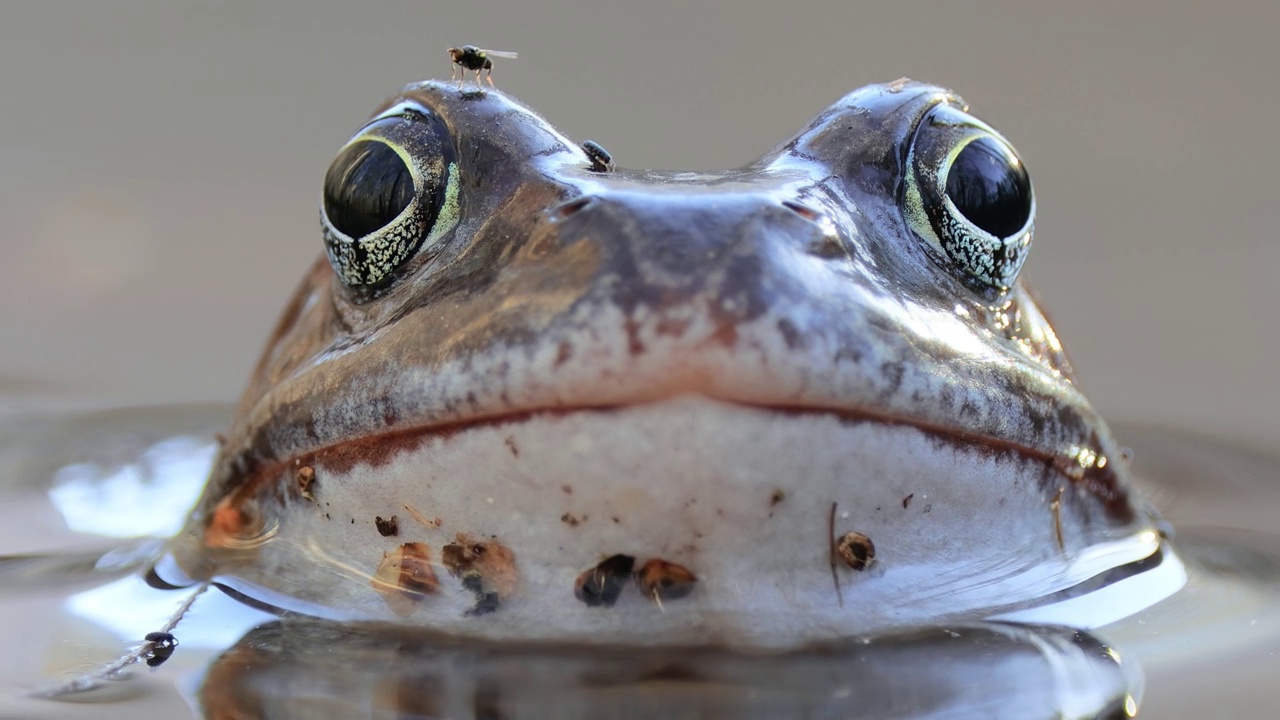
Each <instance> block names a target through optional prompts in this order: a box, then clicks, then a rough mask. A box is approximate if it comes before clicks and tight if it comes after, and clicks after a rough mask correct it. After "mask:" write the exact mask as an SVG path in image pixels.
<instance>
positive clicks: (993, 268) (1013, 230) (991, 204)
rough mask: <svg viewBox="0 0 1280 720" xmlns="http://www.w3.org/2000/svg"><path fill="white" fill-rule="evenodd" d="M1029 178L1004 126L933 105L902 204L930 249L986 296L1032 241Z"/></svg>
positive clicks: (1002, 287)
mask: <svg viewBox="0 0 1280 720" xmlns="http://www.w3.org/2000/svg"><path fill="white" fill-rule="evenodd" d="M1035 209H1036V205H1035V196H1034V195H1033V193H1032V191H1031V178H1030V176H1028V175H1027V170H1026V167H1025V166H1024V165H1023V164H1022V160H1021V159H1019V157H1018V154H1017V153H1016V152H1015V151H1014V149H1013V146H1011V145H1010V144H1009V143H1008V142H1007V141H1006V140H1005V139H1004V138H1002V137H1000V135H999V133H997V132H996V131H995V130H992V129H991V128H990V127H988V126H987V125H985V124H984V123H983V122H982V121H980V120H978V119H976V118H974V117H972V116H970V115H968V114H967V113H965V112H963V111H962V110H960V109H959V108H957V107H954V106H952V105H947V104H942V105H938V106H936V107H934V108H933V109H932V110H930V111H929V112H928V114H926V115H925V116H924V118H923V119H922V120H921V121H920V125H919V126H918V127H917V128H916V133H915V137H914V138H912V141H911V147H910V150H909V151H908V153H907V177H906V182H905V184H904V195H903V211H904V214H905V215H906V219H907V222H908V223H909V224H910V225H911V228H912V230H914V231H915V233H916V234H917V235H918V236H919V237H920V238H921V239H923V240H924V241H925V243H926V245H928V247H929V249H930V250H931V251H932V252H931V255H933V257H934V258H935V259H936V260H938V261H939V263H940V264H941V265H942V266H943V267H945V268H947V269H948V270H950V271H951V272H953V273H955V274H956V275H957V277H959V279H960V280H961V281H962V282H963V283H964V284H965V285H966V286H968V287H969V288H970V289H972V290H974V291H976V292H978V293H979V294H981V295H983V296H986V297H994V296H996V295H999V294H1000V293H1003V292H1004V291H1006V290H1008V289H1009V287H1010V286H1011V285H1012V284H1013V282H1014V280H1016V279H1017V277H1018V271H1019V270H1020V269H1021V268H1022V263H1023V261H1025V260H1026V258H1027V250H1028V248H1029V247H1030V246H1031V236H1032V227H1033V225H1034V223H1035Z"/></svg>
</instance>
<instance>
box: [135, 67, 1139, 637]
mask: <svg viewBox="0 0 1280 720" xmlns="http://www.w3.org/2000/svg"><path fill="white" fill-rule="evenodd" d="M599 167H600V166H598V165H597V166H596V167H595V169H593V163H592V161H591V159H590V158H589V157H588V155H587V154H586V153H584V151H583V150H582V149H581V147H579V145H577V144H575V143H574V142H572V141H570V140H568V139H567V138H565V137H564V136H563V135H561V134H559V133H558V132H557V131H556V130H555V129H554V128H552V127H551V126H550V125H549V124H548V123H547V122H546V121H545V120H543V119H542V118H540V117H539V116H537V115H536V114H534V113H533V112H531V111H530V110H528V109H527V108H525V107H524V106H522V105H520V104H519V103H517V102H516V101H514V100H512V99H510V98H508V97H507V96H505V95H503V94H501V93H498V92H488V93H476V92H471V93H466V92H460V91H458V90H456V89H454V88H452V87H450V86H447V85H444V84H440V83H435V82H429V83H423V84H419V85H412V86H410V87H408V88H406V89H405V90H404V91H403V92H402V93H401V94H400V95H398V96H396V97H395V98H393V99H391V100H389V101H388V102H387V103H386V104H385V105H384V106H383V107H382V108H381V109H380V110H378V111H377V112H376V113H375V114H374V116H373V119H371V120H370V121H369V122H368V123H367V124H366V125H365V126H364V128H363V129H361V130H360V131H359V132H358V133H356V135H355V136H354V137H353V138H352V139H351V140H350V141H349V142H348V143H347V144H346V145H345V146H344V147H343V148H342V149H341V150H340V151H339V152H338V155H337V158H336V159H335V160H334V162H333V165H332V166H331V168H330V170H329V172H328V175H327V177H326V179H325V184H324V193H323V202H322V208H321V217H320V224H321V231H322V236H323V238H324V245H325V250H326V255H327V257H326V258H324V259H322V260H321V261H320V262H318V263H316V265H315V266H314V267H313V268H312V269H311V271H310V272H309V273H308V275H307V277H306V278H305V280H304V281H303V283H302V286H301V287H300V288H299V290H298V292H297V294H296V295H295V297H294V299H293V301H292V302H291V303H290V304H289V307H288V309H287V310H286V312H285V314H284V317H283V318H282V319H281V321H280V323H279V325H278V326H277V328H276V330H275V333H274V335H273V337H272V339H271V341H270V343H269V347H268V349H267V351H266V353H265V354H264V356H263V358H262V360H261V362H260V363H259V365H258V367H257V369H256V371H255V372H254V375H253V378H252V380H251V381H250V383H249V387H248V389H247V391H246V392H245V395H244V398H243V400H242V401H241V403H240V406H239V409H238V411H237V417H236V419H235V422H234V425H233V427H232V430H231V432H230V433H229V434H228V436H227V442H226V445H225V447H224V448H223V451H222V454H221V456H220V458H219V460H218V462H217V464H216V467H215V469H214V473H213V476H212V478H211V479H210V481H209V485H208V488H207V489H206V491H205V495H204V498H203V499H202V500H201V502H200V504H199V506H198V507H197V509H196V511H195V513H194V515H193V517H192V519H191V521H190V523H189V525H188V528H187V530H186V531H185V532H184V533H183V534H182V535H181V536H179V538H178V539H177V540H176V541H175V544H174V552H173V555H172V558H171V559H170V561H169V562H167V563H165V564H163V565H162V566H161V568H160V575H161V576H166V575H167V576H168V577H171V578H181V576H183V575H185V576H187V577H188V578H196V579H206V578H217V581H218V582H220V583H222V584H224V585H226V586H228V587H231V588H233V589H235V590H237V591H238V592H240V593H243V594H245V595H248V596H250V597H252V598H254V599H256V600H258V601H259V602H265V603H267V604H272V605H277V606H281V607H288V608H292V609H301V610H303V611H307V612H312V613H317V614H324V615H332V616H338V617H356V618H382V617H387V618H390V617H396V616H401V617H409V618H411V619H412V621H413V622H415V623H419V624H423V625H427V626H432V627H436V628H440V629H443V630H446V631H450V632H456V633H460V634H467V635H473V636H485V637H541V638H556V639H583V640H597V641H609V642H712V641H719V642H732V643H747V644H750V643H757V644H768V645H787V644H793V643H798V642H803V641H807V640H812V639H816V638H830V637H837V636H847V635H852V634H856V633H863V632H869V631H873V630H877V629H882V628H886V627H893V626H899V625H908V624H919V623H926V622H934V621H939V620H940V619H942V618H949V617H954V616H957V615H975V614H976V615H982V616H987V615H993V614H998V613H1001V612H1006V611H1009V610H1012V609H1017V608H1021V607H1025V606H1028V605H1036V604H1039V603H1044V602H1047V601H1048V600H1050V599H1060V597H1061V596H1063V594H1071V593H1073V592H1076V591H1077V590H1078V589H1079V588H1080V587H1083V586H1085V585H1087V584H1088V582H1089V581H1091V580H1093V579H1096V578H1097V577H1100V576H1102V574H1103V573H1106V572H1108V571H1111V575H1110V577H1115V576H1116V575H1117V574H1120V575H1123V574H1125V573H1116V572H1115V571H1114V569H1115V568H1118V567H1128V568H1144V567H1149V566H1151V565H1158V564H1159V557H1160V554H1159V547H1160V543H1159V540H1158V534H1157V533H1156V532H1155V524H1156V520H1155V518H1154V516H1153V514H1152V513H1151V512H1150V511H1149V510H1147V509H1146V507H1145V506H1144V505H1143V504H1142V503H1141V502H1140V501H1139V500H1137V499H1136V498H1135V497H1134V495H1133V493H1132V491H1131V489H1130V480H1129V477H1128V469H1127V467H1126V461H1125V459H1124V458H1123V456H1122V453H1121V451H1120V449H1119V448H1118V446H1117V445H1116V443H1115V441H1114V440H1113V438H1112V436H1111V434H1110V432H1109V431H1108V430H1107V427H1106V425H1105V424H1104V423H1103V421H1102V420H1101V419H1100V418H1099V417H1098V415H1097V414H1096V413H1095V411H1094V410H1093V408H1092V406H1091V405H1090V404H1089V402H1088V401H1087V400H1086V399H1085V397H1084V396H1083V395H1082V394H1081V393H1080V390H1079V389H1078V387H1077V385H1076V382H1075V379H1074V377H1073V374H1072V372H1071V369H1070V367H1069V366H1068V364H1067V360H1066V358H1065V356H1064V354H1063V351H1062V347H1061V346H1060V344H1059V342H1058V339H1057V337H1056V336H1055V335H1054V332H1053V330H1052V329H1051V328H1050V326H1049V324H1048V322H1047V321H1046V320H1045V317H1044V315H1043V314H1042V313H1041V311H1040V309H1039V308H1038V307H1037V305H1036V303H1035V301H1034V300H1033V298H1032V297H1031V296H1030V295H1029V294H1028V292H1027V291H1026V290H1025V289H1024V288H1023V287H1022V285H1021V283H1020V282H1019V281H1018V280H1017V275H1018V272H1019V269H1020V268H1021V265H1022V263H1023V260H1024V259H1025V257H1026V253H1027V250H1028V248H1029V246H1030V244H1031V237H1032V228H1033V225H1034V219H1035V218H1034V216H1035V200H1034V196H1033V194H1032V188H1031V183H1030V180H1029V178H1028V176H1027V173H1026V170H1025V168H1024V167H1023V165H1022V162H1021V160H1020V159H1019V158H1018V155H1017V154H1016V152H1015V151H1014V150H1013V148H1012V146H1011V145H1010V144H1009V143H1008V142H1007V141H1006V140H1005V139H1004V138H1002V137H1001V136H1000V135H999V134H998V133H996V132H995V131H994V130H992V129H991V128H990V127H988V126H987V125H985V124H983V123H982V122H981V121H979V120H977V119H976V118H974V117H973V116H971V115H969V114H968V112H967V108H966V106H965V105H964V103H963V102H962V101H961V100H960V99H959V98H958V97H956V96H955V95H953V94H952V93H950V92H948V91H946V90H943V89H940V88H937V87H932V86H929V85H923V84H918V83H912V82H908V81H900V82H896V83H892V84H888V85H879V86H872V87H868V88H864V89H862V90H859V91H856V92H854V93H851V94H850V95H848V96H846V97H844V98H843V99H841V100H840V101H839V102H837V103H836V104H834V105H832V106H831V107H830V108H828V109H827V110H825V111H824V112H823V113H822V114H820V115H819V116H818V117H817V119H815V120H814V121H813V122H812V123H811V124H810V125H809V126H808V127H807V128H805V129H804V130H803V131H801V132H800V133H799V134H798V135H796V136H795V137H794V138H792V139H791V140H788V141H787V142H785V143H783V144H781V145H779V146H778V147H777V148H775V149H774V150H773V151H771V152H769V153H768V154H766V155H764V156H763V157H762V158H760V159H759V160H757V161H756V162H754V163H752V164H750V165H748V166H746V167H744V168H742V169H738V170H730V171H722V172H697V173H694V172H652V171H618V172H599V171H597V170H598V169H599ZM1152 558H1156V559H1155V560H1153V559H1152ZM171 581H172V580H171ZM633 585H634V589H633V587H632V586H633Z"/></svg>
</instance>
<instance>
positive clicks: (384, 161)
mask: <svg viewBox="0 0 1280 720" xmlns="http://www.w3.org/2000/svg"><path fill="white" fill-rule="evenodd" d="M413 193H414V188H413V175H412V173H410V172H409V168H408V167H406V166H405V164H404V160H402V159H401V158H400V156H399V155H397V154H396V151H395V150H392V149H391V148H390V147H387V146H386V145H385V144H383V143H380V142H374V141H363V142H358V143H353V144H352V145H350V146H348V147H347V148H346V149H344V150H343V151H342V152H340V153H338V157H337V158H336V159H335V160H334V161H333V164H332V165H330V166H329V173H328V174H327V175H325V178H324V211H325V214H327V215H328V216H329V222H330V223H331V224H332V225H333V227H335V228H337V229H338V230H339V231H341V232H342V233H343V234H345V235H347V236H348V237H352V238H357V239H358V238H362V237H364V236H365V235H368V234H369V233H372V232H375V231H377V230H380V229H381V228H383V227H386V225H387V223H390V222H391V221H392V220H394V219H396V217H398V216H399V215H400V213H401V212H404V209H405V208H406V207H408V206H409V203H410V202H412V201H413Z"/></svg>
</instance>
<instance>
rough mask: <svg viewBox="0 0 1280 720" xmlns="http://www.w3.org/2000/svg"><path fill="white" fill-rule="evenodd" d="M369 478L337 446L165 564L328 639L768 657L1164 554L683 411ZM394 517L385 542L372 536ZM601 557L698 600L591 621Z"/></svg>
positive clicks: (451, 437)
mask: <svg viewBox="0 0 1280 720" xmlns="http://www.w3.org/2000/svg"><path fill="white" fill-rule="evenodd" d="M691 439H693V440H692V441H691ZM362 457H363V459H357V458H356V456H354V455H352V454H349V453H348V454H344V453H343V452H341V450H340V449H339V448H331V449H330V450H329V451H320V452H318V453H317V454H315V455H314V456H310V457H306V458H301V459H299V461H298V462H297V463H296V464H294V465H292V466H283V467H280V468H279V469H278V471H277V472H276V474H275V476H274V477H272V478H269V479H268V480H269V481H267V482H261V483H256V484H255V485H254V486H253V487H254V488H255V489H253V490H251V491H250V490H248V487H249V486H246V488H245V491H244V492H241V493H238V494H235V495H232V496H228V498H227V499H224V503H223V505H222V506H221V507H222V508H234V509H235V510H237V511H238V512H240V513H241V514H242V516H244V517H251V518H253V521H252V522H251V523H250V524H249V525H250V526H246V527H245V528H243V530H244V532H245V534H246V535H249V536H250V537H235V536H234V535H235V533H234V532H231V533H228V526H227V525H226V524H225V523H223V524H219V523H216V522H215V523H214V524H213V525H211V526H209V527H208V528H205V529H204V530H200V529H196V528H193V529H192V530H191V532H189V533H188V534H187V535H184V536H182V537H181V538H180V539H179V541H178V544H177V545H176V546H175V553H174V557H175V558H176V559H177V561H178V563H179V565H180V566H182V568H183V570H184V571H185V572H186V573H187V574H189V575H192V576H206V577H213V578H215V579H216V580H217V582H219V583H222V584H225V585H227V586H229V587H231V588H233V589H235V590H238V591H239V592H241V593H243V594H245V595H247V596H249V597H252V598H254V599H256V600H259V601H262V602H266V603H268V604H273V605H278V606H280V607H283V608H286V609H291V610H299V611H302V612H307V613H311V614H317V615H324V616H332V617H337V618H344V619H367V620H380V619H400V618H402V617H403V618H404V619H406V620H407V621H408V622H411V623H413V624H417V625H422V626H426V627H431V628H434V629H439V630H443V631H446V632H450V633H457V634H460V635H467V636H476V637H488V638H530V639H555V640H566V641H583V642H602V643H612V642H623V643H658V644H700V643H709V642H710V643H725V644H734V645H756V646H769V647H784V646H794V645H800V644H805V643H809V642H814V641H822V640H831V639H836V638H840V637H848V636H853V635H860V634H865V633H872V632H879V631H882V630H886V629H892V628H899V627H904V626H913V625H921V624H936V623H937V622H940V621H943V620H945V619H948V618H956V617H975V616H986V615H991V614H995V613H997V612H1007V611H1011V610H1014V609H1018V608H1025V607H1027V606H1034V605H1036V604H1038V603H1041V602H1043V601H1044V599H1046V598H1052V597H1053V596H1054V594H1055V593H1060V592H1061V591H1064V590H1068V589H1070V588H1073V587H1076V586H1078V585H1080V584H1081V583H1084V582H1085V581H1087V580H1089V579H1090V578H1094V577H1095V576H1098V575H1100V574H1101V573H1103V572H1105V571H1107V570H1111V569H1113V568H1116V567H1120V566H1125V565H1127V564H1130V563H1134V562H1137V561H1140V560H1142V559H1143V558H1147V557H1150V556H1152V554H1153V553H1156V552H1157V551H1158V550H1160V545H1161V544H1160V541H1159V538H1158V535H1157V533H1156V532H1155V531H1154V528H1153V526H1152V522H1151V520H1150V519H1149V518H1147V517H1139V518H1138V519H1136V520H1135V521H1133V522H1131V523H1128V524H1124V525H1118V524H1117V523H1115V522H1114V520H1113V519H1111V518H1109V517H1108V514H1107V511H1106V508H1105V507H1103V506H1102V504H1101V503H1100V502H1099V501H1098V500H1097V499H1096V498H1095V497H1093V496H1092V495H1090V494H1088V493H1086V492H1084V491H1082V490H1080V489H1078V488H1076V487H1073V486H1072V485H1071V484H1070V482H1069V481H1068V480H1067V479H1066V478H1065V477H1064V476H1063V475H1061V474H1060V472H1058V471H1057V470H1056V469H1055V468H1054V467H1053V466H1052V464H1050V463H1045V462H1043V461H1040V460H1035V459H1031V458H1028V457H1026V456H1024V455H1022V454H1019V453H1016V452H1011V451H998V450H992V449H990V448H989V447H983V446H979V445H975V444H972V443H968V442H964V441H960V440H956V439H955V438H952V437H948V436H945V435H941V434H934V433H928V432H925V431H922V430H920V429H917V428H914V427H911V426H906V425H893V424H885V423H880V422H873V421H853V420H849V419H843V418H840V417H838V416H835V415H832V414H826V413H796V412H779V411H776V410H770V409H764V408H751V407H745V406H741V405H735V404H730V403H723V402H718V401H714V400H710V399H707V398H703V397H695V396H686V397H679V398H673V399H670V400H666V401H662V402H657V403H652V404H647V405H638V406H632V407H627V408H621V409H615V410H608V411H580V412H569V413H554V414H553V413H544V414H534V415H531V416H528V417H523V418H519V419H510V420H509V421H506V422H495V423H488V424H479V425H475V426H472V427H469V428H467V429H464V430H460V431H456V432H452V433H449V434H439V433H428V434H424V435H421V436H419V437H418V438H416V439H415V440H414V441H412V442H407V441H405V440H404V439H403V438H402V439H401V440H400V441H399V442H398V443H397V445H396V447H395V448H394V449H393V450H391V451H389V452H385V453H382V454H381V455H380V456H378V457H377V458H376V459H374V457H373V456H371V455H368V454H364V455H363V456H362ZM303 467H306V468H310V471H309V472H313V473H314V476H313V477H314V479H313V480H310V481H309V482H308V483H307V486H306V488H305V492H304V488H302V487H301V486H300V485H299V484H298V483H297V476H298V470H299V469H300V468H303ZM304 495H305V496H304ZM833 508H834V516H833V515H832V512H833ZM392 516H395V517H396V534H394V535H390V534H386V535H384V533H386V532H387V529H388V528H387V523H386V521H387V520H389V519H390V518H391V517H392ZM375 518H382V519H383V521H384V522H383V524H382V525H383V527H382V528H381V531H380V529H379V527H378V524H377V523H376V521H375ZM832 523H833V524H832ZM850 531H854V532H858V533H861V534H863V535H865V536H866V537H868V538H870V539H871V541H872V542H873V543H874V546H875V559H874V562H872V563H871V565H870V567H869V568H868V569H866V570H863V571H855V570H852V569H850V568H849V567H848V566H847V565H846V564H845V563H844V562H843V561H842V560H841V558H840V555H839V553H838V552H836V553H834V554H833V543H834V542H836V539H838V538H839V537H840V536H842V535H844V534H845V533H847V532H850ZM833 533H834V535H835V538H833ZM460 541H461V543H462V544H463V545H465V546H467V547H470V546H472V545H476V544H480V545H485V546H486V548H487V550H486V552H488V553H490V555H489V556H490V557H493V558H497V557H502V558H505V560H503V562H502V563H499V564H497V565H490V566H484V565H482V564H477V565H476V566H475V568H471V569H473V570H476V572H477V574H478V580H477V578H475V577H473V578H471V580H470V582H472V583H477V582H479V583H480V584H481V585H483V586H484V590H485V591H487V592H492V593H496V596H494V597H491V598H490V603H491V607H488V608H487V609H488V610H491V612H486V613H483V614H477V613H476V612H475V611H476V609H477V607H479V606H478V602H479V601H480V600H481V599H482V597H483V593H478V592H476V588H477V587H479V585H470V586H469V585H467V582H468V579H467V572H466V570H467V569H468V568H462V569H461V570H460V569H459V568H458V566H457V564H456V556H455V558H454V560H453V561H452V562H451V561H450V560H449V558H448V557H447V551H446V550H445V549H444V548H446V546H450V545H453V546H454V547H455V548H456V547H457V546H458V544H459V542H460ZM409 543H416V544H418V545H416V546H414V547H415V550H416V551H418V552H421V553H423V554H424V556H425V557H424V560H425V563H426V564H428V565H429V566H431V567H432V568H433V569H434V572H433V573H432V575H433V579H434V582H433V583H426V584H425V585H424V582H425V581H424V580H423V577H421V576H419V577H418V578H417V580H418V582H417V583H416V584H412V583H411V584H410V586H409V587H403V588H402V587H397V586H396V582H397V581H398V579H403V578H404V577H407V576H406V575H404V574H403V573H400V574H396V573H392V574H391V575H388V574H387V573H386V572H385V569H386V567H387V562H388V558H391V561H393V562H394V561H395V560H396V557H397V555H396V554H397V553H399V552H403V551H402V548H405V547H406V544H409ZM229 546H230V547H229ZM613 555H625V556H628V557H631V558H634V569H635V570H639V569H640V568H641V566H642V565H644V564H645V563H646V562H648V561H664V562H666V563H672V564H674V565H677V566H680V567H682V568H684V569H685V570H687V571H688V572H689V573H691V574H692V576H694V577H696V581H694V582H693V583H692V585H691V586H687V587H686V588H685V589H690V588H691V591H690V592H688V594H687V595H685V596H683V597H674V596H668V597H667V599H666V600H663V599H662V593H659V597H658V600H657V601H655V600H653V599H652V598H651V597H646V595H645V593H644V591H642V590H641V589H640V586H639V584H638V583H633V579H634V578H632V577H625V576H624V577H622V578H621V580H620V582H621V595H620V598H619V599H618V601H617V603H616V604H615V605H613V606H612V607H605V606H597V607H589V606H588V605H587V604H586V603H584V602H583V601H582V600H581V599H580V598H579V597H575V582H579V583H580V582H581V580H580V578H582V577H583V576H584V573H586V574H587V577H588V582H590V581H592V579H595V580H599V579H600V576H598V575H597V576H591V575H590V574H589V573H590V571H591V569H592V568H593V567H595V566H597V564H598V563H600V562H601V561H602V560H604V559H606V558H608V557H610V556H613ZM209 560H212V561H213V563H212V565H209V564H207V563H208V561H209ZM833 563H834V564H833ZM380 565H381V566H382V567H383V569H384V572H382V573H379V567H380ZM833 568H834V569H833ZM451 570H452V571H453V572H452V573H451ZM375 576H377V577H378V578H380V580H375V579H374V578H375ZM415 587H416V588H418V590H417V591H415V590H414V588H415ZM424 588H427V589H424ZM578 593H579V595H581V594H582V593H581V589H579V590H578ZM1158 599H1159V597H1158V596H1153V597H1149V598H1148V600H1149V601H1150V602H1154V601H1155V600H1158ZM1077 620H1078V624H1081V625H1088V624H1089V621H1088V618H1080V619H1077Z"/></svg>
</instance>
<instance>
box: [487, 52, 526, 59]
mask: <svg viewBox="0 0 1280 720" xmlns="http://www.w3.org/2000/svg"><path fill="white" fill-rule="evenodd" d="M480 52H482V53H484V54H485V55H488V56H489V57H496V58H511V59H512V60H514V59H516V58H517V57H519V53H513V52H510V51H508V50H481V51H480Z"/></svg>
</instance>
